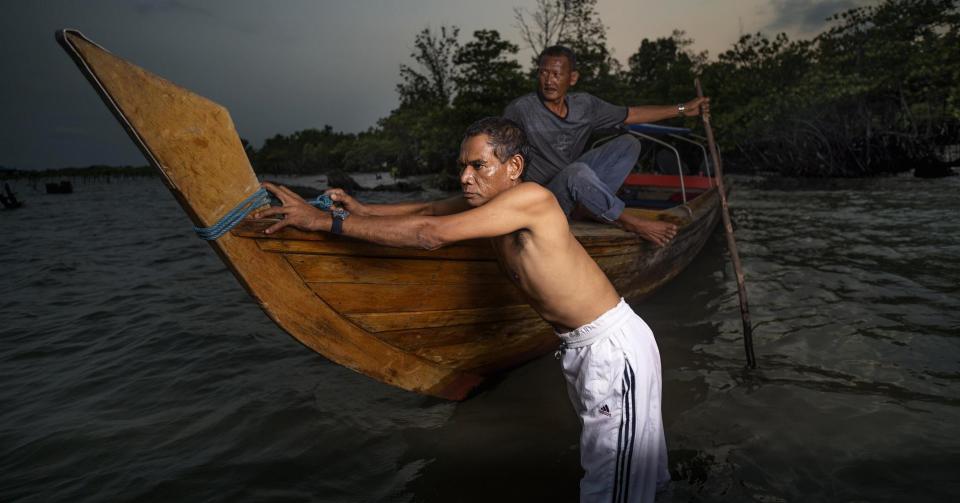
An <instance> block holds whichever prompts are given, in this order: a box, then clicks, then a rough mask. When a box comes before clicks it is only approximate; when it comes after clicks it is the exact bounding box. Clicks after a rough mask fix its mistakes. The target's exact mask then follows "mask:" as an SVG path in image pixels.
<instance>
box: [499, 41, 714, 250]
mask: <svg viewBox="0 0 960 503" xmlns="http://www.w3.org/2000/svg"><path fill="white" fill-rule="evenodd" d="M538 61H539V67H540V71H539V74H538V75H539V76H538V86H537V91H536V92H533V93H530V94H527V95H524V96H521V97H520V98H517V99H516V100H514V101H513V102H512V103H510V104H509V105H507V108H506V109H505V110H504V112H503V116H504V117H506V118H508V119H512V120H513V121H515V122H517V123H518V124H520V125H521V126H523V129H524V131H525V132H526V133H527V138H528V140H529V141H530V145H531V149H530V155H529V157H528V159H527V170H526V173H525V174H524V179H525V180H528V181H533V182H537V183H539V184H540V185H543V186H545V187H547V188H548V189H550V191H551V192H553V194H554V195H555V196H556V197H557V200H558V201H559V202H560V207H561V208H562V209H563V211H564V213H565V214H567V215H568V216H569V215H570V214H571V213H572V212H573V210H574V209H576V208H577V205H578V204H579V206H580V207H582V208H583V209H584V210H585V211H586V212H588V213H589V214H590V215H592V216H593V217H594V218H595V219H597V220H600V221H603V222H607V223H613V224H615V225H618V226H620V227H621V228H623V229H625V230H628V231H631V232H635V233H636V234H638V235H639V236H640V237H642V238H644V239H647V240H649V241H652V242H653V243H655V244H657V245H659V246H663V245H665V244H666V243H667V242H669V241H670V240H671V239H673V237H674V236H675V235H676V233H677V227H676V226H675V225H673V224H671V223H669V222H662V221H652V220H644V219H642V218H639V217H636V216H633V215H630V214H629V213H625V212H624V211H623V209H624V203H623V201H621V200H620V199H619V198H617V196H616V193H617V190H619V189H620V186H621V185H623V181H624V180H625V179H626V178H627V175H628V174H630V170H631V169H632V168H633V166H634V164H636V162H637V157H638V156H639V154H640V142H639V141H637V139H636V138H634V137H633V136H631V135H622V136H620V137H618V138H616V139H614V140H613V141H610V142H608V143H606V144H604V145H603V146H601V147H598V148H595V149H592V150H590V151H588V152H586V153H583V154H582V155H581V152H583V148H584V146H585V145H586V144H587V140H589V139H590V135H591V134H593V132H594V131H596V130H598V129H604V128H610V127H614V126H619V125H623V124H640V123H645V122H656V121H661V120H664V119H670V118H673V117H677V116H680V117H683V116H685V115H699V114H700V113H701V109H702V111H703V113H708V111H709V104H710V100H709V98H695V99H693V100H690V101H688V102H686V103H683V104H679V105H666V106H631V107H626V106H616V105H612V104H610V103H607V102H606V101H603V100H601V99H600V98H597V97H595V96H593V95H591V94H588V93H580V92H575V93H568V92H567V91H568V90H569V89H570V87H572V86H573V85H575V84H576V83H577V79H578V78H579V77H580V74H579V73H578V72H577V58H576V55H575V54H574V53H573V51H571V50H570V49H568V48H566V47H563V46H553V47H548V48H546V49H544V50H543V52H542V53H540V57H539V59H538Z"/></svg>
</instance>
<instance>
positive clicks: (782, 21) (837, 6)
mask: <svg viewBox="0 0 960 503" xmlns="http://www.w3.org/2000/svg"><path fill="white" fill-rule="evenodd" d="M871 3H876V2H870V1H864V0H770V4H769V8H770V9H772V10H773V20H772V21H770V23H769V24H767V26H766V27H765V30H764V31H794V30H795V31H799V32H802V33H819V32H820V31H821V30H823V28H824V27H825V26H826V25H827V18H828V17H830V16H832V15H834V14H837V13H839V12H843V11H845V10H849V9H853V8H855V7H860V6H863V5H867V4H871Z"/></svg>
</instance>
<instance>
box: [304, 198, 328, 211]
mask: <svg viewBox="0 0 960 503" xmlns="http://www.w3.org/2000/svg"><path fill="white" fill-rule="evenodd" d="M307 204H311V205H313V206H316V207H317V208H320V209H321V210H324V211H327V210H329V209H330V207H331V206H333V199H330V196H328V195H326V194H320V195H319V196H317V197H315V198H313V199H311V200H309V201H307Z"/></svg>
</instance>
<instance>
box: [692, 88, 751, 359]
mask: <svg viewBox="0 0 960 503" xmlns="http://www.w3.org/2000/svg"><path fill="white" fill-rule="evenodd" d="M694 85H696V86H697V96H699V97H701V98H702V97H703V89H701V88H700V79H696V80H694ZM700 116H701V117H702V118H703V127H704V129H706V131H707V144H708V146H709V147H710V158H711V159H713V166H714V172H715V173H716V176H717V189H718V190H719V191H720V206H721V208H722V210H723V211H721V212H720V213H721V215H722V216H723V228H724V230H725V231H726V235H727V248H728V249H729V250H730V260H731V261H732V262H733V271H734V272H735V273H736V275H737V293H738V294H739V296H740V318H741V319H742V320H743V349H744V351H745V352H746V354H747V367H749V368H757V359H756V357H755V356H754V354H753V326H752V325H751V324H750V307H749V306H748V305H747V287H746V285H745V284H744V279H743V268H742V267H741V266H740V254H739V253H737V242H736V240H734V238H733V224H732V223H731V221H730V207H729V206H727V191H726V189H725V188H724V186H723V166H722V165H721V161H720V154H719V152H718V151H717V143H716V142H715V141H714V139H713V128H711V127H710V116H709V114H700Z"/></svg>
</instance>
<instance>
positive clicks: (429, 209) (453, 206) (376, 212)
mask: <svg viewBox="0 0 960 503" xmlns="http://www.w3.org/2000/svg"><path fill="white" fill-rule="evenodd" d="M324 194H327V195H328V196H330V199H332V200H334V201H335V202H338V203H340V205H341V206H343V208H344V209H346V210H347V211H349V212H350V213H351V214H352V215H360V216H381V217H383V216H399V215H427V216H439V215H450V214H452V213H459V212H461V211H464V210H467V209H469V208H470V205H469V204H467V200H466V199H464V198H463V196H462V195H456V196H453V197H448V198H446V199H439V200H437V201H416V202H407V203H393V204H363V203H361V202H360V201H357V200H356V199H354V198H353V197H352V196H350V195H349V194H347V193H346V191H344V190H343V189H327V190H326V191H324Z"/></svg>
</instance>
